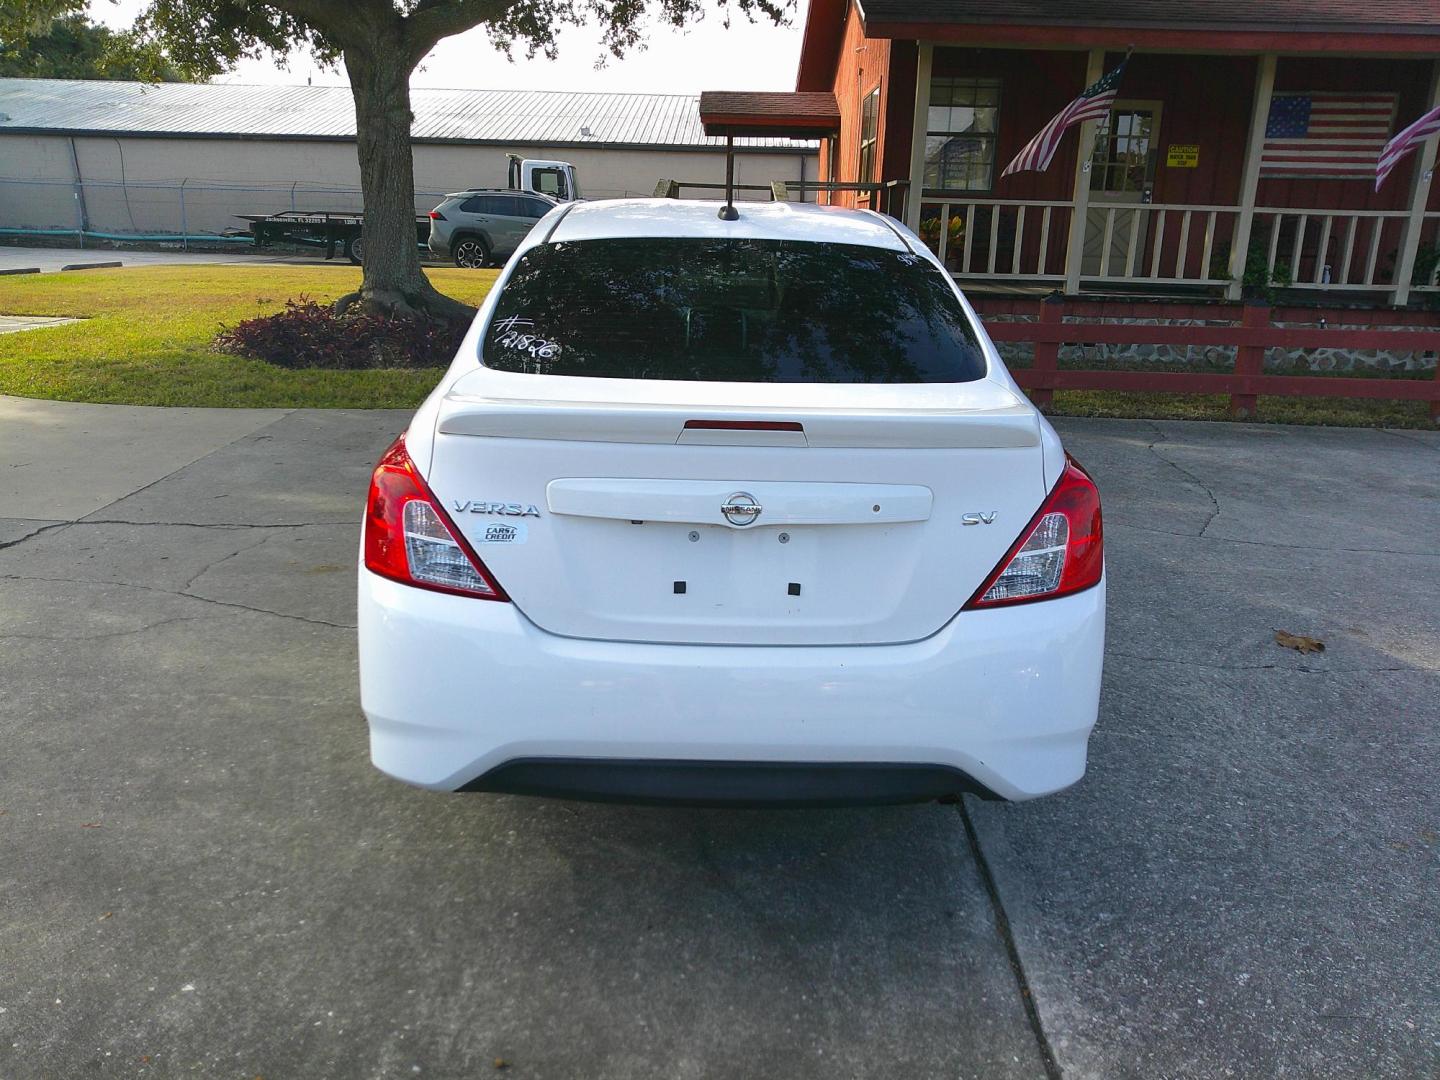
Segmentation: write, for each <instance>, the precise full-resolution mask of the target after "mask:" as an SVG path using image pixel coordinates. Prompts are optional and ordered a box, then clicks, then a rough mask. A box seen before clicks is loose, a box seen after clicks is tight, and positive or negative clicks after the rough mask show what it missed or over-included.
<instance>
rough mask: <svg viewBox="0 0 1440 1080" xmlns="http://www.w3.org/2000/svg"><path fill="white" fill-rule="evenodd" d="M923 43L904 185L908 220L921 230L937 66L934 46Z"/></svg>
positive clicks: (913, 227)
mask: <svg viewBox="0 0 1440 1080" xmlns="http://www.w3.org/2000/svg"><path fill="white" fill-rule="evenodd" d="M919 44H920V54H919V56H917V57H916V58H915V121H914V126H913V127H911V129H910V183H909V186H908V187H907V188H906V189H905V224H906V225H908V226H910V228H911V230H912V231H914V232H917V233H918V232H919V231H920V195H921V192H922V191H923V190H924V188H925V131H926V129H927V128H929V126H930V73H931V71H932V70H933V69H934V66H935V46H934V45H933V44H931V43H930V42H928V41H922V42H920V43H919Z"/></svg>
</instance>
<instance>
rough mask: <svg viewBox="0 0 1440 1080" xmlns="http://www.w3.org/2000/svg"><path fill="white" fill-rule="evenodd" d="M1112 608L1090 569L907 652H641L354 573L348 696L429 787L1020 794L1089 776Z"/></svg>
mask: <svg viewBox="0 0 1440 1080" xmlns="http://www.w3.org/2000/svg"><path fill="white" fill-rule="evenodd" d="M1104 616H1105V592H1104V583H1103V582H1102V583H1101V585H1100V586H1099V587H1098V588H1095V589H1091V590H1088V591H1086V592H1083V593H1079V594H1077V595H1074V596H1069V597H1065V598H1063V599H1059V600H1049V601H1045V602H1043V603H1037V604H1023V605H1018V606H1015V607H1009V608H998V609H995V610H991V611H976V612H964V613H962V614H960V615H958V616H956V617H955V618H954V619H952V620H951V622H950V623H949V624H948V625H946V626H945V627H944V628H943V629H941V630H940V631H939V632H938V633H936V634H934V635H932V636H931V637H929V638H926V639H925V640H923V641H917V642H912V643H909V644H904V645H863V646H825V647H813V646H774V647H771V646H755V647H748V646H700V645H645V644H634V643H620V642H607V641H587V640H578V639H573V638H564V637H558V636H556V635H554V634H549V633H546V632H545V631H542V630H539V629H538V628H536V627H535V626H534V625H533V624H532V623H530V622H529V620H527V619H526V618H525V617H524V616H523V615H522V614H521V613H520V612H519V611H518V610H517V609H516V608H515V606H514V605H513V604H508V603H494V602H491V601H485V600H473V599H468V598H465V597H457V596H449V595H445V594H441V593H432V592H427V591H425V590H421V589H414V588H410V587H408V586H405V585H401V584H398V583H396V582H392V581H389V580H387V579H384V578H379V577H376V576H375V575H373V574H371V573H369V572H368V571H366V570H364V569H362V570H361V571H360V590H359V628H360V634H359V637H360V690H361V703H362V706H363V708H364V710H365V715H366V717H367V719H368V721H369V724H370V740H371V743H370V744H371V756H372V759H373V760H374V762H375V764H376V766H377V767H379V768H380V769H382V770H383V771H385V772H387V773H389V774H390V775H392V776H394V777H396V778H398V779H401V780H405V781H407V782H409V783H412V784H417V785H420V786H422V787H428V788H434V789H437V790H446V791H453V790H457V789H463V788H468V789H471V790H476V789H479V790H486V789H488V790H511V791H520V790H528V791H530V792H533V793H537V794H569V795H576V796H580V797H592V798H651V799H654V798H662V799H666V800H671V799H676V800H680V801H699V802H721V803H735V802H745V803H751V802H779V803H787V802H790V803H794V802H810V803H815V802H821V803H824V802H851V801H867V799H866V797H865V786H866V782H867V781H866V777H865V775H864V774H866V773H868V774H869V779H870V781H873V782H875V783H879V786H880V787H881V788H882V789H883V790H881V791H880V792H879V794H880V796H881V797H880V798H879V799H878V801H906V800H905V798H902V797H901V796H902V795H904V792H903V791H902V790H901V789H902V788H903V787H904V785H905V784H906V783H910V782H912V781H913V782H917V784H918V786H917V787H916V789H915V790H914V791H913V792H912V793H911V794H910V795H909V796H908V798H933V797H936V796H937V795H944V794H948V793H950V791H949V790H946V788H947V785H948V786H949V787H952V788H953V790H954V791H959V790H983V791H984V792H987V793H993V794H994V795H997V796H999V797H1001V798H1006V799H1025V798H1032V797H1034V796H1037V795H1044V794H1047V793H1049V792H1053V791H1057V790H1059V789H1061V788H1064V787H1068V786H1069V785H1070V784H1073V783H1075V782H1076V781H1077V780H1079V779H1080V777H1081V776H1082V775H1083V774H1084V771H1085V756H1086V744H1087V741H1088V739H1089V735H1090V730H1091V728H1092V727H1093V726H1094V724H1095V717H1096V712H1097V708H1098V702H1099V694H1100V667H1101V658H1102V654H1103V650H1104ZM577 762H578V764H577ZM754 766H768V768H759V769H756V768H753V767H754ZM836 766H844V767H846V768H838V769H837V768H835V767H836ZM742 767H751V768H749V769H748V771H749V774H750V775H749V776H748V777H747V776H745V775H744V773H745V771H746V770H745V769H744V768H742ZM860 767H864V768H860ZM877 767H879V768H877ZM737 769H738V770H740V771H736V770H737ZM607 773H608V775H609V779H606V778H605V777H606V774H607ZM821 774H823V777H822V775H821ZM877 778H880V779H877ZM856 781H858V783H852V782H856ZM882 781H883V782H882ZM846 784H852V787H853V788H854V789H853V790H851V791H850V792H849V793H848V794H847V793H846V791H844V790H842V789H843V788H844V787H845V785H846ZM687 786H688V787H687ZM872 786H873V784H872ZM687 790H688V791H689V792H690V794H689V795H687V794H686V792H687ZM727 792H728V793H727ZM873 794H875V793H874V792H872V795H873ZM868 801H877V800H876V799H875V798H873V797H872V798H870V799H869V800H868Z"/></svg>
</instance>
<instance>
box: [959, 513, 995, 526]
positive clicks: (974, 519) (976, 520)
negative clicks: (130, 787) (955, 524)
mask: <svg viewBox="0 0 1440 1080" xmlns="http://www.w3.org/2000/svg"><path fill="white" fill-rule="evenodd" d="M999 512H1000V511H998V510H989V511H985V510H981V511H978V512H976V513H973V514H961V515H960V524H961V525H994V524H995V517H996V515H997V514H999Z"/></svg>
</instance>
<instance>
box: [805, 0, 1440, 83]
mask: <svg viewBox="0 0 1440 1080" xmlns="http://www.w3.org/2000/svg"><path fill="white" fill-rule="evenodd" d="M852 7H853V9H854V10H853V12H852V14H853V15H854V16H855V17H857V18H859V19H860V20H861V23H862V27H863V29H864V34H865V37H867V38H882V39H883V38H890V39H896V40H903V41H928V42H934V43H935V44H946V43H950V42H954V43H956V44H964V45H966V46H968V47H971V48H975V47H986V46H989V47H998V48H1021V49H1093V48H1111V49H1125V48H1129V47H1132V46H1133V47H1134V48H1137V49H1146V50H1154V51H1169V52H1187V53H1202V54H1203V53H1267V52H1273V53H1279V54H1291V55H1317V54H1320V55H1323V54H1348V55H1355V54H1360V53H1364V54H1370V55H1377V56H1416V57H1422V56H1437V55H1440V5H1437V4H1435V3H1433V2H1431V0H1213V2H1212V3H1209V4H1207V5H1205V7H1204V9H1203V10H1204V11H1205V17H1203V18H1197V17H1196V13H1197V5H1195V4H1194V3H1193V0H812V3H811V6H810V11H809V14H808V16H807V18H806V20H805V36H804V39H803V43H802V45H801V50H800V67H799V72H798V74H797V76H796V83H795V85H796V89H798V90H816V89H821V88H824V87H828V86H830V85H831V83H832V80H833V78H834V73H835V68H836V65H837V64H838V62H839V54H840V44H841V40H842V38H843V36H844V32H845V30H844V27H845V21H846V14H847V11H849V10H850V8H852Z"/></svg>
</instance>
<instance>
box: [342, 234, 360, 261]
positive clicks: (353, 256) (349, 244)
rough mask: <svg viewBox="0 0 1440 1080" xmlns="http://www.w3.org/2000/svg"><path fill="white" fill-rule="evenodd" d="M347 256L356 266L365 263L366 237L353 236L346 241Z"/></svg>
mask: <svg viewBox="0 0 1440 1080" xmlns="http://www.w3.org/2000/svg"><path fill="white" fill-rule="evenodd" d="M345 258H347V259H349V260H350V262H351V263H352V264H353V265H355V266H363V265H364V263H365V237H363V236H351V237H348V238H347V239H346V241H345Z"/></svg>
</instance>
